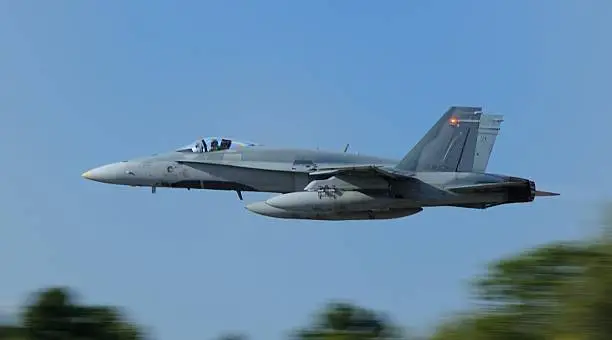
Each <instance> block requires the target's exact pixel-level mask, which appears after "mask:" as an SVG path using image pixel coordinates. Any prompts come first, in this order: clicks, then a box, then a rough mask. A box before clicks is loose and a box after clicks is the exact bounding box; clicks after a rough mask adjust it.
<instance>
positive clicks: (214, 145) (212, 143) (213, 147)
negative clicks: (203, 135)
mask: <svg viewBox="0 0 612 340" xmlns="http://www.w3.org/2000/svg"><path fill="white" fill-rule="evenodd" d="M217 150H219V141H217V140H216V139H213V140H212V141H210V151H217Z"/></svg>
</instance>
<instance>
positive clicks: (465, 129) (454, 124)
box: [396, 106, 482, 172]
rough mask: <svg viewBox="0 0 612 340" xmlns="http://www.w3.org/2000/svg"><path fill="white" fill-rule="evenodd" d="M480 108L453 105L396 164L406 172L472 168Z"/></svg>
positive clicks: (469, 169)
mask: <svg viewBox="0 0 612 340" xmlns="http://www.w3.org/2000/svg"><path fill="white" fill-rule="evenodd" d="M481 110H482V108H480V107H461V106H453V107H451V108H450V109H449V110H448V111H447V112H446V113H445V114H444V115H443V116H442V117H441V118H440V119H439V120H438V122H437V123H436V124H435V125H434V126H433V127H432V128H431V129H430V130H429V132H427V134H425V136H424V137H423V138H422V139H421V140H420V141H419V142H418V143H417V144H416V145H415V146H414V147H413V148H412V150H410V152H408V154H406V156H405V157H404V158H403V159H402V160H401V161H400V162H399V163H398V164H397V165H396V168H398V169H400V170H404V171H437V172H455V171H456V172H463V171H472V169H473V165H474V155H475V154H476V142H477V137H478V128H479V126H480V117H481V115H482V112H481Z"/></svg>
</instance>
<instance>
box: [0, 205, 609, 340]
mask: <svg viewBox="0 0 612 340" xmlns="http://www.w3.org/2000/svg"><path fill="white" fill-rule="evenodd" d="M610 211H612V210H610ZM611 235H612V223H606V224H605V225H604V228H602V231H601V233H598V234H597V235H595V237H592V238H585V239H582V240H576V241H572V242H554V243H550V244H545V245H542V246H539V247H536V248H533V249H529V250H526V251H524V252H521V253H517V254H515V255H513V256H510V257H507V258H503V259H501V260H497V261H494V262H492V263H491V264H490V266H489V267H488V270H487V271H486V272H485V273H484V274H483V275H481V276H479V277H476V278H474V280H473V283H472V287H473V297H474V299H475V300H476V302H477V303H475V306H474V307H473V308H472V309H470V310H466V311H464V312H463V313H460V314H457V315H456V316H455V317H453V318H452V319H450V320H446V321H444V322H443V323H442V324H440V325H439V326H438V327H436V329H434V330H432V332H431V334H427V335H420V336H419V335H415V334H409V332H407V331H406V330H404V329H403V327H402V325H399V324H396V323H394V322H393V321H391V319H390V318H389V317H388V316H387V315H386V314H385V313H383V312H381V311H374V310H370V309H368V308H367V307H365V306H357V305H353V304H350V303H330V304H328V305H327V306H324V307H323V308H321V310H320V311H318V313H317V314H316V315H317V317H316V318H314V320H313V321H312V322H311V323H310V324H307V325H304V326H303V327H301V328H298V329H295V330H294V331H293V332H292V334H291V335H290V336H289V337H288V338H289V339H295V340H307V339H325V340H328V339H329V340H331V339H342V340H374V339H379V340H383V339H403V340H410V339H415V340H416V339H419V340H489V339H496V340H587V339H588V340H604V339H606V340H609V339H612V236H611ZM0 339H10V340H26V339H36V340H39V339H41V340H47V339H49V340H56V339H57V340H60V339H61V340H66V339H82V340H86V339H87V340H93V339H96V340H97V339H101V340H102V339H104V340H106V339H108V340H111V339H112V340H144V339H154V336H153V335H152V334H148V333H147V332H146V329H145V328H144V327H143V326H141V325H137V324H135V323H133V322H131V321H130V320H129V319H128V317H127V316H126V315H125V314H124V313H122V311H121V310H120V309H119V308H118V307H114V306H94V305H83V304H80V303H79V301H77V299H76V298H75V295H74V292H73V291H72V290H71V289H70V288H67V287H51V288H47V289H43V290H41V291H39V292H35V293H33V295H32V299H31V300H30V301H28V302H27V303H26V304H25V305H24V306H23V311H22V313H21V315H20V317H19V320H18V322H16V323H15V324H9V323H7V324H4V325H2V326H1V327H0ZM221 339H223V340H230V339H232V340H239V339H240V340H247V339H249V335H248V333H236V334H226V335H220V336H219V337H218V340H221Z"/></svg>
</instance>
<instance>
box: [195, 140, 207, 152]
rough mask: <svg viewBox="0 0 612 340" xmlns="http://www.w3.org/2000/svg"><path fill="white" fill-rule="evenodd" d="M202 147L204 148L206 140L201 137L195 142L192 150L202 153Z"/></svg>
mask: <svg viewBox="0 0 612 340" xmlns="http://www.w3.org/2000/svg"><path fill="white" fill-rule="evenodd" d="M204 148H206V142H205V141H204V140H203V139H200V140H198V141H197V142H196V145H195V148H194V150H193V151H194V152H197V153H202V152H204Z"/></svg>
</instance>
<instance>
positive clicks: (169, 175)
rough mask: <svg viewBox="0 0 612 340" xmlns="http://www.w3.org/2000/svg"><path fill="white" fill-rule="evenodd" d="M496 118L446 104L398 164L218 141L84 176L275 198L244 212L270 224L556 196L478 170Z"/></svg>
mask: <svg viewBox="0 0 612 340" xmlns="http://www.w3.org/2000/svg"><path fill="white" fill-rule="evenodd" d="M502 121H503V115H499V114H484V113H483V112H482V108H481V107H466V106H453V107H450V108H449V109H448V111H447V112H446V113H444V114H443V115H442V117H440V119H439V120H438V121H437V122H436V123H435V124H434V125H433V126H432V127H431V129H430V130H429V131H428V132H427V134H425V136H423V137H422V139H421V140H420V141H419V142H418V143H417V144H416V145H415V146H414V147H413V148H412V149H411V150H410V151H409V152H408V153H407V154H406V155H405V156H404V157H403V158H401V159H397V160H396V159H387V158H383V157H376V156H367V155H359V154H354V153H350V152H347V148H348V145H347V148H345V149H344V150H342V151H337V152H334V151H322V150H308V149H289V148H274V147H266V146H264V145H260V144H257V143H251V142H243V141H239V140H235V139H232V138H227V137H208V138H200V139H198V140H196V141H195V142H193V143H191V144H189V145H186V146H184V147H181V148H179V149H176V150H174V151H170V152H165V153H162V154H158V155H153V156H148V157H141V158H136V159H132V160H127V161H122V162H118V163H112V164H108V165H104V166H101V167H98V168H95V169H92V170H89V171H87V172H85V173H84V174H83V175H82V176H83V177H84V178H86V179H90V180H93V181H98V182H102V183H109V184H118V185H129V186H136V187H150V188H151V190H152V192H153V193H155V192H156V188H182V189H212V190H232V191H236V192H237V193H238V197H239V199H240V200H242V199H243V196H242V193H243V192H249V191H250V192H268V193H277V194H280V195H276V196H274V197H272V198H270V199H268V200H266V201H261V202H255V203H251V204H248V205H246V209H248V210H249V211H251V212H254V213H257V214H260V215H264V216H268V217H276V218H287V219H310V220H367V219H393V218H400V217H405V216H409V215H414V214H416V213H419V212H421V211H423V209H424V208H428V207H438V206H446V207H459V208H471V209H487V208H490V207H494V206H498V205H503V204H511V203H527V202H532V201H533V200H534V199H535V197H537V196H556V195H558V194H557V193H552V192H545V191H539V190H536V185H535V182H534V181H532V180H530V179H527V178H520V177H515V176H509V175H501V174H493V173H487V172H486V168H487V164H488V162H489V159H490V156H491V153H492V150H493V146H494V144H495V140H496V138H497V136H498V134H499V131H500V127H501V123H502Z"/></svg>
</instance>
